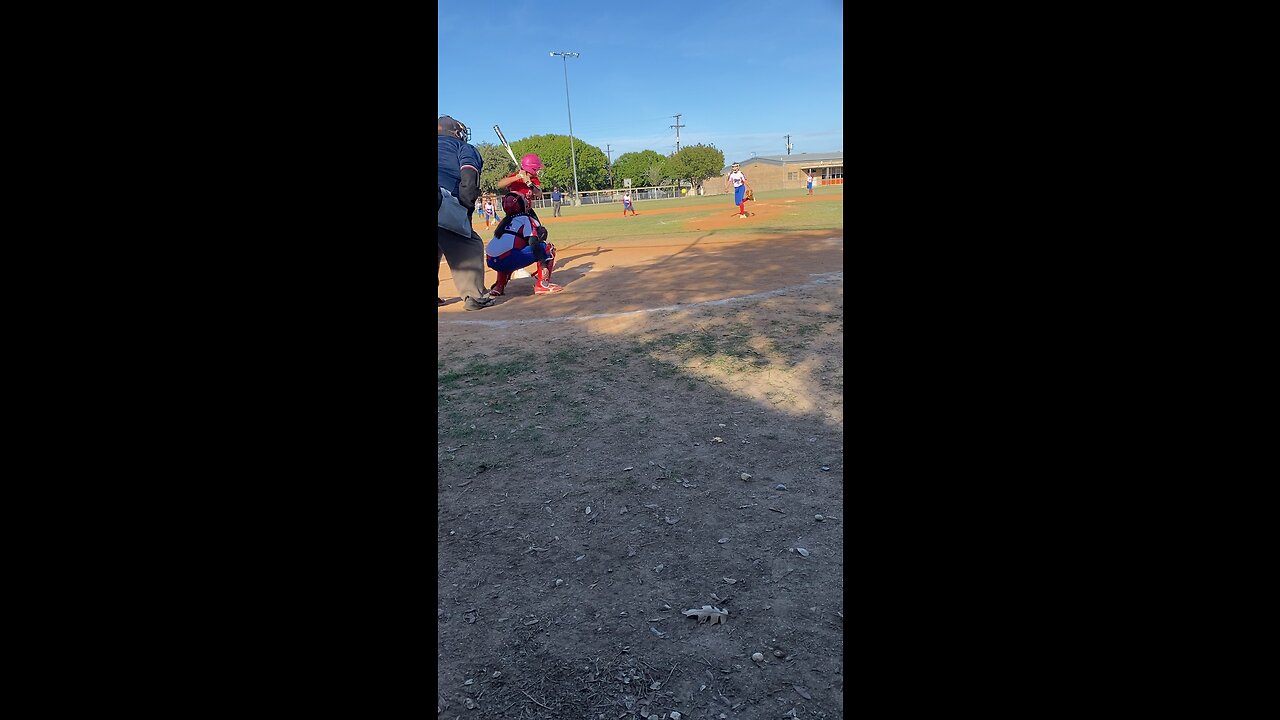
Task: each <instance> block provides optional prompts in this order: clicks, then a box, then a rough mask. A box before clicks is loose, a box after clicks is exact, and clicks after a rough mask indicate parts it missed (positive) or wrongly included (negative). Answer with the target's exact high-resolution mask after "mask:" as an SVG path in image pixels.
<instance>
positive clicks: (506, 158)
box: [476, 143, 516, 193]
mask: <svg viewBox="0 0 1280 720" xmlns="http://www.w3.org/2000/svg"><path fill="white" fill-rule="evenodd" d="M476 151H478V152H479V153H480V161H481V162H482V163H483V164H484V169H483V170H481V171H480V190H481V191H483V192H487V193H496V192H497V191H498V181H499V180H501V179H502V178H504V177H506V176H508V175H510V174H511V173H513V172H515V171H516V165H515V163H513V162H511V156H510V155H508V154H507V149H506V148H504V147H502V146H501V145H497V144H494V143H479V144H477V145H476Z"/></svg>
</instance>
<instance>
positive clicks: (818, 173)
mask: <svg viewBox="0 0 1280 720" xmlns="http://www.w3.org/2000/svg"><path fill="white" fill-rule="evenodd" d="M738 165H739V166H740V167H741V169H742V174H743V175H746V176H747V182H749V183H751V188H752V189H753V190H758V191H760V192H765V191H767V190H803V189H805V183H806V182H807V180H808V177H809V172H810V171H812V172H813V176H814V181H813V189H814V192H817V191H818V189H819V188H820V187H822V186H823V185H842V184H844V151H843V150H841V151H839V152H830V153H795V154H793V155H760V156H758V157H753V158H751V159H750V160H740V161H738ZM728 178H729V168H725V169H724V170H722V171H721V172H720V177H713V178H709V179H707V180H705V181H703V183H702V191H703V194H704V195H722V194H724V193H725V192H726V191H725V189H724V186H725V183H726V181H727V180H728Z"/></svg>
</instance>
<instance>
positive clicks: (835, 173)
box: [831, 167, 844, 179]
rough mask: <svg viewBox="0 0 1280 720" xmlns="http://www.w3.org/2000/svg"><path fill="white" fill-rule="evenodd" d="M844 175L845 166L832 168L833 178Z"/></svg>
mask: <svg viewBox="0 0 1280 720" xmlns="http://www.w3.org/2000/svg"><path fill="white" fill-rule="evenodd" d="M842 177H844V168H843V167H838V168H831V178H832V179H835V178H842Z"/></svg>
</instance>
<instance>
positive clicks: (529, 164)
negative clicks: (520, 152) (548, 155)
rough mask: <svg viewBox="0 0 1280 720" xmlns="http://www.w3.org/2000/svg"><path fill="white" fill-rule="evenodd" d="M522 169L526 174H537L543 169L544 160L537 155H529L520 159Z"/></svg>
mask: <svg viewBox="0 0 1280 720" xmlns="http://www.w3.org/2000/svg"><path fill="white" fill-rule="evenodd" d="M520 169H521V170H524V171H525V172H531V173H536V172H538V171H539V170H541V169H542V158H540V157H538V155H537V154H536V153H529V154H528V155H525V156H524V157H522V158H520Z"/></svg>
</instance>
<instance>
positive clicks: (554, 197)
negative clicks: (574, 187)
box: [551, 190, 562, 202]
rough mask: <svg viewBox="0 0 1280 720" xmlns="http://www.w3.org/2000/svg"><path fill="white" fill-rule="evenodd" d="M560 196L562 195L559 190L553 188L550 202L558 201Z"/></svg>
mask: <svg viewBox="0 0 1280 720" xmlns="http://www.w3.org/2000/svg"><path fill="white" fill-rule="evenodd" d="M561 197H562V196H561V195H560V191H559V190H554V191H552V193H551V202H560V198H561Z"/></svg>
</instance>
